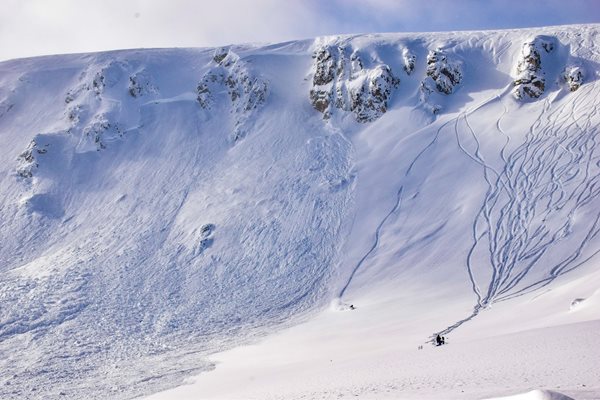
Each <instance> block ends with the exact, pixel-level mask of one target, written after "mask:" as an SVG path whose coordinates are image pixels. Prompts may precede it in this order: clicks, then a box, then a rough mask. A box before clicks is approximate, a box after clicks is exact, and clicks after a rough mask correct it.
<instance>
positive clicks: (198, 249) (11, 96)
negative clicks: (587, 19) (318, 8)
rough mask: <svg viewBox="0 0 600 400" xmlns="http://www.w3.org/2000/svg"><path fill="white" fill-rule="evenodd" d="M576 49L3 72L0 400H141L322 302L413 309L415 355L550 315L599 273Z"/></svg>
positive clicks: (314, 54) (551, 35) (351, 45)
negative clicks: (522, 307)
mask: <svg viewBox="0 0 600 400" xmlns="http://www.w3.org/2000/svg"><path fill="white" fill-rule="evenodd" d="M531 37H534V38H536V39H534V40H531V39H530V38H531ZM597 39H598V27H597V26H593V25H592V26H581V27H565V28H548V29H535V30H525V31H502V32H474V33H447V34H414V35H396V34H387V35H365V36H355V37H329V38H320V39H316V40H315V41H302V42H290V43H284V44H280V45H271V46H265V47H245V46H232V47H228V48H221V49H216V50H214V49H207V50H204V49H189V50H144V51H122V52H112V53H101V54H94V55H72V56H56V57H44V58H38V59H27V60H15V61H9V62H4V63H2V64H0V159H1V160H3V162H2V163H0V169H1V170H2V174H1V175H0V183H1V186H0V188H1V190H0V221H2V224H1V226H0V243H2V246H0V273H1V274H0V304H1V308H0V351H1V352H2V353H3V354H5V355H6V357H3V358H2V360H1V361H0V397H2V398H40V397H51V396H55V395H56V396H58V395H59V394H61V393H62V394H63V395H64V396H66V397H67V398H107V397H110V398H116V399H118V398H131V397H133V396H136V395H140V394H145V393H150V392H153V391H156V390H158V389H161V388H164V387H166V386H171V385H175V384H177V383H180V382H181V380H182V379H183V378H184V377H185V376H187V375H189V374H191V373H194V372H196V371H198V372H199V371H202V370H206V369H210V368H212V367H213V366H212V365H211V364H210V363H209V362H208V361H207V359H206V357H207V355H209V354H212V353H214V352H216V351H218V350H222V349H224V348H228V347H232V346H235V345H236V344H240V343H244V342H247V341H249V340H251V339H253V338H256V337H261V336H263V335H265V334H266V333H269V332H272V331H273V330H275V329H279V328H281V327H282V326H285V325H288V324H292V323H295V322H297V321H300V320H303V319H305V318H307V317H309V316H311V315H313V314H314V313H315V312H316V311H318V310H321V309H323V308H324V307H325V306H326V304H328V303H329V302H330V300H331V299H332V298H335V297H337V298H338V304H340V307H339V309H344V310H345V309H350V308H349V307H347V306H346V304H347V303H348V304H349V303H351V302H353V301H354V299H358V300H361V301H368V299H369V298H375V297H376V298H386V299H392V300H393V299H396V300H397V301H399V300H398V299H400V298H402V293H417V292H419V293H420V292H422V293H429V294H428V295H427V296H429V297H431V299H430V303H428V306H431V304H432V303H431V302H433V303H435V304H434V305H433V309H434V310H437V306H436V305H444V306H443V307H440V311H438V313H437V314H436V324H435V326H432V325H431V324H429V323H428V324H423V325H419V323H418V322H415V327H414V329H415V330H416V331H418V334H419V335H421V337H422V339H423V340H428V339H429V338H430V336H431V335H432V334H433V332H434V329H435V332H444V333H449V332H455V331H456V332H460V331H461V330H463V331H464V330H468V329H469V326H470V325H471V324H472V323H473V321H476V320H477V319H478V318H483V317H484V316H488V315H492V314H493V312H494V310H493V309H492V306H493V305H494V304H499V303H501V304H515V303H514V302H515V301H516V300H522V299H530V298H534V297H536V296H540V295H541V294H543V293H546V291H547V290H558V289H561V290H560V293H563V295H564V296H565V297H566V298H568V301H566V309H569V306H570V304H571V303H572V302H573V301H574V300H576V299H582V298H587V297H588V296H589V294H586V293H571V292H570V291H569V290H568V289H567V288H568V287H569V286H568V283H569V282H570V280H571V279H576V278H581V277H582V276H585V275H586V274H587V273H589V272H590V271H591V270H592V269H593V265H594V264H593V262H594V260H595V257H596V255H597V253H598V252H599V251H600V236H599V235H598V233H599V232H600V220H599V218H600V214H598V210H599V209H600V182H599V181H598V180H599V179H600V169H599V168H600V167H599V164H598V157H599V155H598V151H599V150H598V149H597V145H596V143H597V141H598V139H597V137H598V126H600V116H599V115H598V113H597V112H596V110H597V108H598V100H597V99H598V90H599V88H600V87H599V86H598V83H597V76H598V63H599V62H600V56H599V52H598V49H597V47H596V43H597ZM522 43H526V45H525V47H522V46H521V44H522ZM515 66H516V67H515ZM515 68H516V71H515ZM583 71H585V74H584V73H583ZM515 95H516V97H517V98H515ZM594 277H597V275H594ZM594 279H596V278H594ZM598 285H600V282H599V283H598ZM431 293H437V294H436V295H432V294H431ZM429 297H428V298H429ZM543 299H544V298H543V297H542V300H540V301H544V300H543ZM519 304H522V303H519ZM574 307H575V308H574V310H575V312H577V309H578V307H577V305H575V306H574ZM400 308H401V307H400ZM413 312H415V313H416V314H419V312H418V310H413ZM549 312H550V313H551V312H554V311H549ZM556 312H558V311H556ZM434 314H435V312H434ZM484 314H485V315H484ZM411 315H413V316H414V315H415V314H411ZM579 315H581V319H582V320H584V319H586V318H589V317H588V316H587V315H588V314H579ZM392 317H394V316H390V318H392ZM394 318H395V317H394ZM521 323H525V322H524V321H518V322H517V323H515V324H517V325H518V324H521ZM517 325H515V326H514V327H513V328H514V329H518V326H517ZM519 326H520V325H519ZM459 327H460V329H458V328H459ZM416 331H415V332H416ZM415 332H412V334H415Z"/></svg>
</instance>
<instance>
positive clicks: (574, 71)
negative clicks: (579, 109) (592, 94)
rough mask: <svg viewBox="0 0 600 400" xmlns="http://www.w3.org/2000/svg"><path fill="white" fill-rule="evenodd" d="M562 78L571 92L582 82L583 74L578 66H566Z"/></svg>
mask: <svg viewBox="0 0 600 400" xmlns="http://www.w3.org/2000/svg"><path fill="white" fill-rule="evenodd" d="M562 78H563V79H564V81H565V83H566V84H567V86H568V87H569V90H570V91H571V92H574V91H576V90H577V89H579V87H580V86H581V85H582V84H583V81H584V78H585V74H584V71H583V68H582V67H580V66H573V65H570V66H567V67H566V68H565V70H564V71H563V74H562Z"/></svg>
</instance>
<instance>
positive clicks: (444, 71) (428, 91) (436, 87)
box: [420, 49, 463, 114]
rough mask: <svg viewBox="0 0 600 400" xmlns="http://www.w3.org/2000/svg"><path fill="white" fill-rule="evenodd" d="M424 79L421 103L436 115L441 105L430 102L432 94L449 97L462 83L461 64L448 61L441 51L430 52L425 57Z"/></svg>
mask: <svg viewBox="0 0 600 400" xmlns="http://www.w3.org/2000/svg"><path fill="white" fill-rule="evenodd" d="M425 74H426V76H425V79H423V81H422V82H421V86H420V91H421V102H422V103H424V104H425V105H427V106H428V107H429V108H430V110H431V112H433V113H434V114H437V113H438V112H439V111H440V109H441V105H439V104H436V103H435V102H433V101H432V99H431V95H432V94H433V93H441V94H444V95H449V94H451V93H453V92H454V91H455V89H456V87H457V86H458V85H459V84H460V83H461V81H462V77H463V74H462V63H461V62H460V61H458V60H449V59H448V56H447V55H446V53H445V52H444V51H443V50H440V49H437V50H433V51H430V52H429V54H428V55H427V70H426V72H425Z"/></svg>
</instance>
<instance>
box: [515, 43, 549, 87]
mask: <svg viewBox="0 0 600 400" xmlns="http://www.w3.org/2000/svg"><path fill="white" fill-rule="evenodd" d="M554 48H555V44H554V42H553V41H551V40H547V39H544V38H541V37H536V38H534V39H533V40H531V41H529V42H526V43H524V44H523V47H522V49H521V56H520V58H519V61H518V63H517V68H516V77H515V80H514V86H515V88H514V90H513V94H514V95H515V97H516V98H517V99H525V98H532V99H536V98H538V97H540V96H541V95H542V94H543V93H544V90H545V89H546V77H545V73H544V71H543V69H542V55H543V54H544V53H551V52H552V51H553V50H554Z"/></svg>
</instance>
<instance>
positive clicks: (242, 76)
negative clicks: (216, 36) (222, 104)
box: [196, 48, 269, 142]
mask: <svg viewBox="0 0 600 400" xmlns="http://www.w3.org/2000/svg"><path fill="white" fill-rule="evenodd" d="M213 63H214V65H213V66H212V67H211V68H210V69H209V70H208V71H207V72H206V73H205V74H204V76H203V77H202V79H201V80H200V82H199V83H198V86H197V88H196V94H197V100H198V103H199V104H200V107H202V108H204V109H211V108H212V107H213V106H214V105H215V102H216V101H217V97H218V95H219V93H221V92H223V89H225V90H226V92H227V95H228V98H229V106H230V108H231V112H233V113H235V114H236V123H235V127H234V131H233V133H232V135H231V138H230V139H231V140H232V141H234V142H235V141H237V140H239V139H241V138H242V137H244V136H245V135H246V131H245V128H244V124H245V123H246V122H247V120H248V118H249V115H250V114H251V113H252V112H254V111H256V110H257V109H259V108H260V106H262V105H263V104H264V103H265V101H266V99H267V95H268V88H269V85H268V83H267V81H266V80H264V79H262V78H261V77H259V76H255V75H254V74H253V73H252V71H251V70H250V67H249V65H248V63H247V62H245V61H244V60H242V59H240V57H239V56H238V55H237V54H236V53H234V52H232V51H231V50H229V49H227V48H219V49H217V50H215V53H214V56H213Z"/></svg>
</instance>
